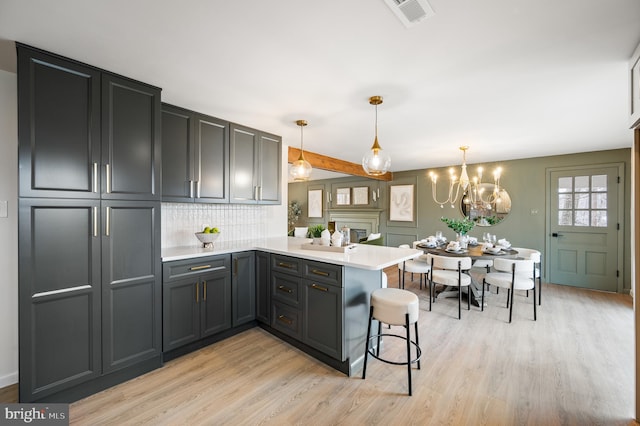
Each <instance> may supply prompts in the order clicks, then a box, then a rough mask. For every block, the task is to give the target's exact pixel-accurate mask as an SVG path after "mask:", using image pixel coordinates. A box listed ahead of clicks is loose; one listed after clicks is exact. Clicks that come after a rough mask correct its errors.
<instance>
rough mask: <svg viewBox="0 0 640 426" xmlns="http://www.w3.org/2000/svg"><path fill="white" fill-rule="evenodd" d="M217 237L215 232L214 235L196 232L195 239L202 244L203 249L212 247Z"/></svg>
mask: <svg viewBox="0 0 640 426" xmlns="http://www.w3.org/2000/svg"><path fill="white" fill-rule="evenodd" d="M219 236H220V233H219V232H216V233H215V234H214V233H211V234H205V233H204V232H196V237H197V238H198V240H199V241H200V242H201V243H202V246H203V247H213V243H214V242H215V241H216V240H217V239H218V237H219Z"/></svg>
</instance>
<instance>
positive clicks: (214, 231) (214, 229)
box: [211, 228, 220, 234]
mask: <svg viewBox="0 0 640 426" xmlns="http://www.w3.org/2000/svg"><path fill="white" fill-rule="evenodd" d="M211 232H212V233H214V234H217V233H218V232H220V230H219V229H218V228H213V229H212V230H211Z"/></svg>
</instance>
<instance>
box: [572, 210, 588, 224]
mask: <svg viewBox="0 0 640 426" xmlns="http://www.w3.org/2000/svg"><path fill="white" fill-rule="evenodd" d="M574 226H589V210H576V216H575V223H574Z"/></svg>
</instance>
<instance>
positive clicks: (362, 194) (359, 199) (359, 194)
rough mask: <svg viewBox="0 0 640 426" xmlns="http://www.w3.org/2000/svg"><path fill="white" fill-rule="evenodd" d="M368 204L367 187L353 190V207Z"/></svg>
mask: <svg viewBox="0 0 640 426" xmlns="http://www.w3.org/2000/svg"><path fill="white" fill-rule="evenodd" d="M367 204H369V187H368V186H358V187H355V188H353V205H354V206H356V205H365V206H366V205H367Z"/></svg>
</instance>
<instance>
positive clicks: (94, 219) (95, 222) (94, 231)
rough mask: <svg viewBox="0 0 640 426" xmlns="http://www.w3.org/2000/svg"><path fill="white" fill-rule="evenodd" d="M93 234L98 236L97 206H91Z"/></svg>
mask: <svg viewBox="0 0 640 426" xmlns="http://www.w3.org/2000/svg"><path fill="white" fill-rule="evenodd" d="M93 236H94V237H97V236H98V208H97V207H94V208H93Z"/></svg>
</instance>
